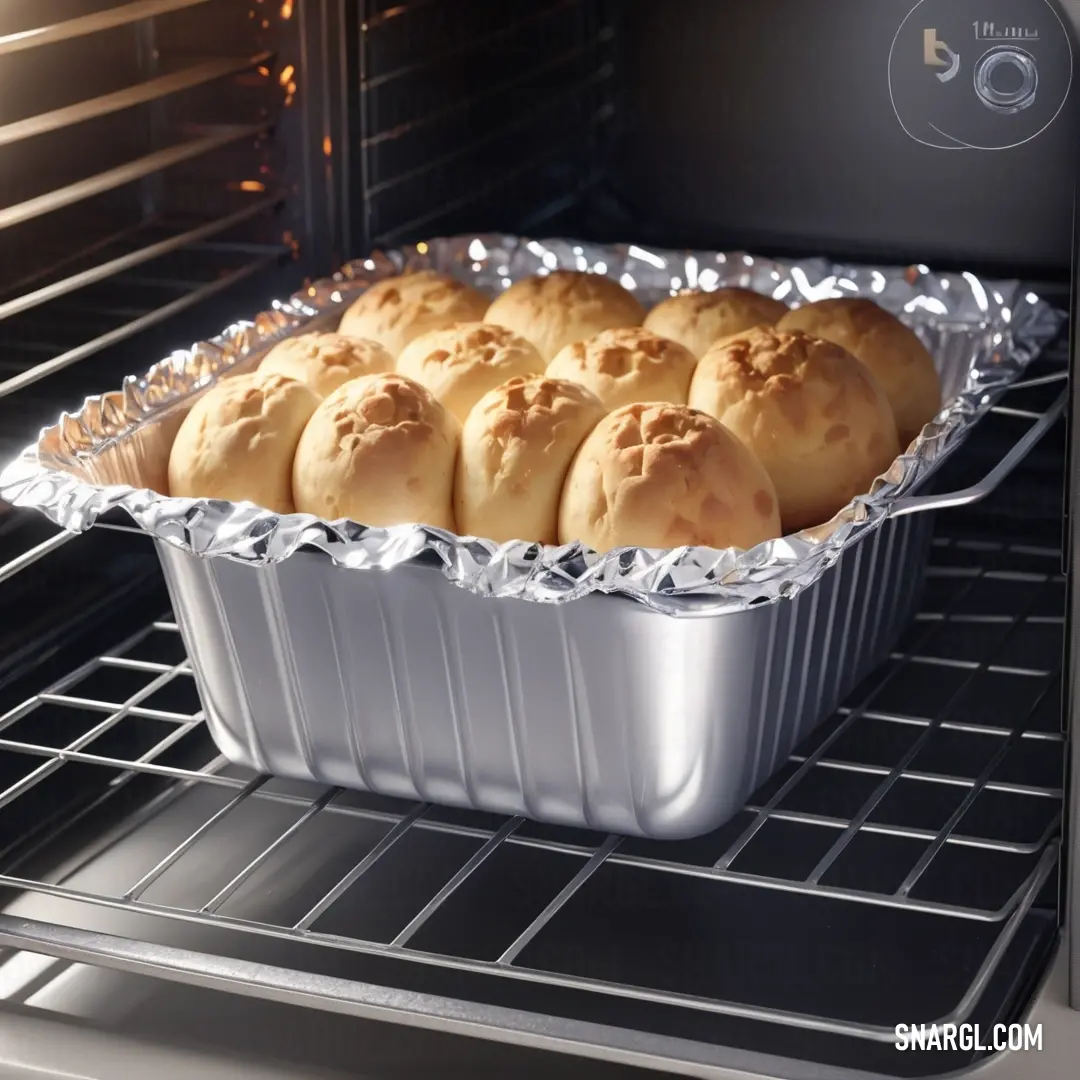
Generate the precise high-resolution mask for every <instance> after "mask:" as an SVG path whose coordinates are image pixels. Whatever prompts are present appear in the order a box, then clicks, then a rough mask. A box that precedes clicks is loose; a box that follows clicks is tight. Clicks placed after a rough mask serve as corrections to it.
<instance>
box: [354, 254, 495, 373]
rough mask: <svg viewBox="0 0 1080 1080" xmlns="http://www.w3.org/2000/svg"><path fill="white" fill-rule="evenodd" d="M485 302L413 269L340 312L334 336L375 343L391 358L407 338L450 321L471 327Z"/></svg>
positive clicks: (460, 286)
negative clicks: (336, 333)
mask: <svg viewBox="0 0 1080 1080" xmlns="http://www.w3.org/2000/svg"><path fill="white" fill-rule="evenodd" d="M490 303H491V301H490V300H489V299H488V298H487V297H486V296H484V294H483V293H481V292H478V291H477V290H476V289H473V288H470V287H469V286H468V285H463V284H462V283H461V282H460V281H455V280H454V278H452V277H450V276H449V275H447V274H440V273H437V272H436V271H434V270H418V271H416V272H414V273H409V274H401V275H399V276H398V277H391V278H383V280H382V281H377V282H376V283H375V284H374V285H372V286H371V287H370V288H369V289H368V290H367V291H366V292H364V293H363V295H362V296H360V297H359V299H357V300H356V301H355V302H354V303H353V305H352V306H351V307H350V308H349V309H348V311H346V312H345V314H344V315H343V316H342V319H341V325H340V326H339V327H338V333H340V334H347V335H348V336H349V337H358V338H364V339H366V340H368V341H377V342H378V343H379V344H380V345H382V346H383V347H384V348H385V349H386V350H387V352H389V353H390V355H391V356H393V357H394V359H397V357H399V356H400V355H401V350H402V349H404V348H405V346H406V345H408V344H409V342H410V341H412V340H413V338H417V337H419V336H420V335H421V334H426V333H427V332H428V331H429V330H438V329H440V328H441V327H444V326H450V325H451V324H452V323H456V322H476V321H478V320H480V319H482V318H483V317H484V312H485V311H487V308H488V304H490Z"/></svg>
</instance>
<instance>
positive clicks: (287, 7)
mask: <svg viewBox="0 0 1080 1080" xmlns="http://www.w3.org/2000/svg"><path fill="white" fill-rule="evenodd" d="M292 13H293V0H284V2H283V3H282V5H281V17H282V18H283V19H291V18H292Z"/></svg>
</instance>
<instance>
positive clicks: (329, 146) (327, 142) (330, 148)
mask: <svg viewBox="0 0 1080 1080" xmlns="http://www.w3.org/2000/svg"><path fill="white" fill-rule="evenodd" d="M322 152H323V153H324V154H325V155H326V156H327V157H329V156H330V155H331V154H332V153H333V152H334V144H333V142H332V141H331V139H330V136H329V135H327V136H325V137H324V138H323V141H322Z"/></svg>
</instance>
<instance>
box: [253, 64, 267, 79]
mask: <svg viewBox="0 0 1080 1080" xmlns="http://www.w3.org/2000/svg"><path fill="white" fill-rule="evenodd" d="M255 70H256V71H257V72H258V73H259V74H260V75H262V76H264V77H265V76H267V75H269V74H270V69H269V68H268V67H266V65H265V64H264V65H263V66H262V67H257V68H256V69H255Z"/></svg>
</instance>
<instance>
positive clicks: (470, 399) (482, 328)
mask: <svg viewBox="0 0 1080 1080" xmlns="http://www.w3.org/2000/svg"><path fill="white" fill-rule="evenodd" d="M397 370H398V371H399V372H400V373H401V374H402V375H405V376H406V377H408V378H410V379H415V380H416V382H418V383H420V385H421V386H426V387H427V388H428V389H429V390H430V391H431V392H432V393H433V394H434V395H435V396H436V397H437V398H438V399H439V400H440V401H441V402H442V403H443V405H445V406H446V408H448V409H449V410H450V411H451V412H452V413H453V414H454V415H455V416H456V417H457V418H458V420H459V421H460V422H461V423H464V422H465V417H467V416H468V415H469V410H470V409H471V408H472V407H473V406H474V405H475V404H476V403H477V402H478V401H479V400H480V399H481V398H482V397H483V396H484V395H485V394H486V393H487V392H488V391H489V390H494V389H495V387H497V386H501V385H502V384H503V383H504V382H506V380H507V379H512V378H514V376H515V375H523V376H524V375H538V374H540V373H541V372H542V371H543V370H544V361H543V360H542V359H541V358H540V354H539V353H538V352H537V351H536V349H534V348H533V347H532V345H530V344H529V343H528V342H527V341H526V340H525V339H524V338H523V337H519V336H518V335H517V334H515V333H514V332H513V331H512V330H507V329H506V327H505V326H495V325H493V324H489V323H476V322H470V323H455V324H454V325H453V326H448V327H446V329H444V330H432V331H430V332H429V333H427V334H422V335H421V336H420V337H418V338H415V339H414V340H413V341H411V342H410V343H409V344H408V345H406V346H405V348H404V350H403V351H402V353H401V355H400V356H399V357H398V362H397Z"/></svg>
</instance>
